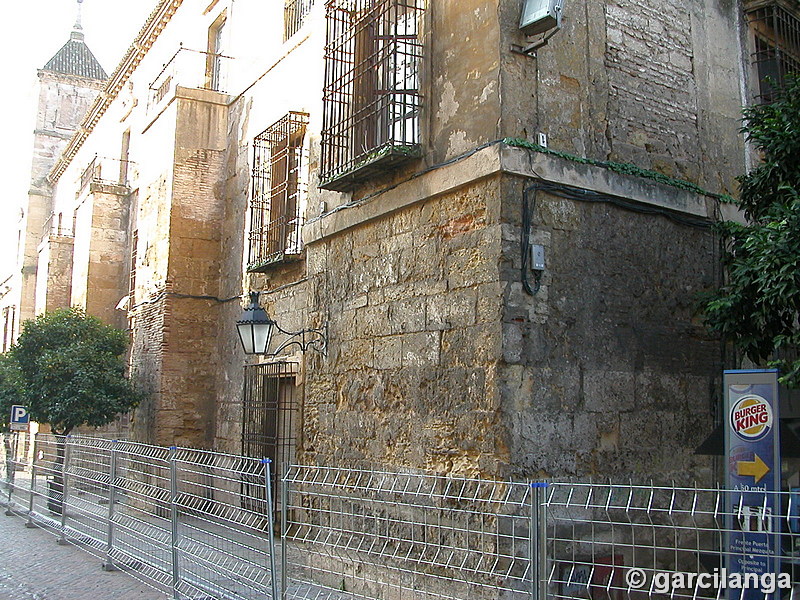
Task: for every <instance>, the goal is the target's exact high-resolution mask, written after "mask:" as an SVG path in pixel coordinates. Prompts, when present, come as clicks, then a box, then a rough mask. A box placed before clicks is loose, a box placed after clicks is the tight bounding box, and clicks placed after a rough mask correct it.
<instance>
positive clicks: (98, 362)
mask: <svg viewBox="0 0 800 600" xmlns="http://www.w3.org/2000/svg"><path fill="white" fill-rule="evenodd" d="M126 347H127V335H126V333H125V332H124V331H120V330H119V329H116V328H114V327H111V326H109V325H104V324H103V323H102V322H101V321H100V320H99V319H96V318H95V317H90V316H87V315H86V314H85V313H84V312H83V310H81V309H79V308H69V309H61V310H56V311H53V312H49V313H45V314H43V315H40V316H38V317H36V319H34V320H31V321H26V322H25V323H24V324H23V326H22V333H21V334H20V336H19V339H18V340H17V344H16V345H15V346H14V347H12V349H11V351H10V352H9V354H10V359H8V360H11V361H13V363H14V365H15V367H16V368H15V369H14V368H13V367H11V366H10V367H9V373H10V375H9V379H8V381H9V384H10V385H11V386H12V388H16V392H15V393H12V394H10V395H11V396H12V397H18V398H21V399H22V403H24V404H25V405H26V406H27V407H28V413H29V414H30V418H31V419H32V420H33V421H36V422H38V423H46V424H48V425H50V428H51V429H52V431H53V433H54V434H55V435H56V460H55V464H54V465H53V471H54V475H53V479H52V480H51V481H50V482H49V484H48V485H49V488H48V504H47V505H48V508H49V509H50V510H51V511H52V512H54V513H61V511H62V505H61V502H62V498H63V489H64V475H63V470H64V459H65V454H66V447H65V439H66V436H67V435H69V433H70V432H71V431H72V430H73V429H75V428H76V427H78V426H80V425H90V426H93V427H99V426H101V425H106V424H107V423H110V422H111V421H112V420H113V419H114V418H115V417H116V416H117V415H119V414H120V413H124V412H127V411H129V410H131V409H132V408H134V407H135V406H136V405H137V404H138V401H139V395H138V394H137V393H136V391H135V390H134V389H133V387H132V386H131V384H130V381H129V380H127V379H126V378H125V364H124V362H123V358H122V357H123V355H124V353H125V349H126ZM0 366H2V363H0ZM0 373H1V372H0ZM0 384H2V381H0ZM0 394H2V386H1V385H0ZM1 399H2V398H0V400H1Z"/></svg>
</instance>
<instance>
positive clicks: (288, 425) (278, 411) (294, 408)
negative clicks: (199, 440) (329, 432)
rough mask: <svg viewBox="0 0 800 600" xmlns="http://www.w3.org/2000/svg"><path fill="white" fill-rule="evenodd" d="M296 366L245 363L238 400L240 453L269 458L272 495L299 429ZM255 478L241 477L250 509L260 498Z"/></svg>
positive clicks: (292, 455)
mask: <svg viewBox="0 0 800 600" xmlns="http://www.w3.org/2000/svg"><path fill="white" fill-rule="evenodd" d="M297 372H298V365H297V364H296V363H290V362H278V363H265V364H260V365H247V366H245V371H244V402H243V403H242V409H243V414H242V454H243V455H245V456H251V457H254V458H269V459H270V460H271V461H272V472H271V473H272V482H271V483H272V486H273V488H272V489H273V496H272V497H273V498H276V496H275V494H274V492H275V483H276V481H278V479H279V478H280V477H282V476H283V474H284V473H285V472H286V470H287V469H288V468H289V465H291V464H292V463H293V462H294V461H295V452H296V448H297V438H298V431H299V411H300V406H299V403H298V397H297V394H296V386H295V377H296V376H297ZM259 486H263V480H259V479H258V478H257V477H244V478H243V479H242V493H243V496H244V497H246V498H252V499H255V500H254V505H253V507H248V508H251V509H252V510H257V509H256V508H255V505H260V503H259V502H258V500H259V499H261V496H260V494H263V490H260V488H259Z"/></svg>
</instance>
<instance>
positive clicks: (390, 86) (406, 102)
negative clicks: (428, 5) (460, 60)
mask: <svg viewBox="0 0 800 600" xmlns="http://www.w3.org/2000/svg"><path fill="white" fill-rule="evenodd" d="M325 9H326V20H327V35H326V45H325V86H324V89H323V124H322V157H321V172H320V187H321V188H325V189H330V190H339V191H347V190H350V189H352V188H353V187H354V185H355V184H356V183H358V182H359V181H363V180H365V179H367V178H369V177H371V176H373V175H374V174H376V173H378V172H381V171H383V170H384V169H385V168H386V167H387V166H389V165H393V164H397V163H400V162H405V161H406V160H408V159H410V158H414V157H418V156H420V154H421V150H420V132H419V113H420V106H421V94H420V78H419V69H420V63H421V59H422V56H423V51H422V43H421V41H420V35H419V34H420V29H421V27H420V25H421V21H422V16H423V13H424V0H328V1H327V2H326V5H325Z"/></svg>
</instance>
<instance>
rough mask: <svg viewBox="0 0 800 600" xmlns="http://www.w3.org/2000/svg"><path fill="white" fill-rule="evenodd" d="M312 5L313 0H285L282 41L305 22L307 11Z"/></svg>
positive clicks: (309, 10) (298, 29) (308, 11)
mask: <svg viewBox="0 0 800 600" xmlns="http://www.w3.org/2000/svg"><path fill="white" fill-rule="evenodd" d="M313 6H314V0H287V1H286V4H285V5H284V7H283V41H284V42H285V41H286V40H288V39H289V38H290V37H292V36H293V35H294V34H295V33H297V32H298V31H300V28H301V27H302V26H303V23H305V20H306V17H307V16H308V13H310V12H311V9H312V7H313Z"/></svg>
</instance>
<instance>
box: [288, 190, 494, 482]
mask: <svg viewBox="0 0 800 600" xmlns="http://www.w3.org/2000/svg"><path fill="white" fill-rule="evenodd" d="M499 196H500V181H499V178H491V179H487V180H483V181H476V182H473V183H472V184H471V185H469V186H466V187H464V188H461V189H459V190H457V191H455V192H452V193H449V194H446V195H443V196H439V197H436V198H432V199H430V200H428V201H426V202H422V203H419V204H416V205H413V206H411V207H408V208H405V209H402V210H399V211H397V212H395V213H392V214H386V215H384V216H381V217H379V218H377V219H375V220H374V221H370V222H367V223H365V224H362V225H359V226H357V227H355V228H353V229H349V230H347V231H345V232H343V233H341V234H338V235H335V236H333V237H330V238H323V239H322V240H321V241H319V242H315V243H313V244H310V245H309V246H307V249H306V250H307V253H308V254H307V257H308V258H307V268H308V303H309V308H308V315H309V320H310V324H312V325H313V323H314V321H315V320H316V319H319V320H320V322H321V321H323V320H327V321H328V324H329V347H328V355H327V357H325V358H322V357H320V356H318V355H313V356H311V355H307V356H306V359H307V361H308V362H307V371H306V372H307V375H306V380H305V385H306V400H305V402H306V404H305V407H304V413H303V420H304V423H303V426H304V441H303V444H302V448H301V460H304V461H308V462H312V463H314V462H318V463H322V464H332V465H350V466H367V465H375V464H389V465H393V466H396V467H411V468H422V469H428V470H432V471H437V472H446V473H461V474H472V475H479V474H480V475H492V474H495V473H496V472H497V471H498V469H499V465H500V464H502V463H504V462H506V461H507V460H508V449H507V447H506V445H505V439H504V436H503V434H502V431H501V427H502V415H501V410H500V409H501V406H500V397H499V395H498V393H497V386H496V378H497V369H498V360H499V358H500V351H501V341H500V338H501V327H500V315H501V313H500V306H501V293H502V289H501V285H500V282H499V279H498V265H499V261H500V231H501V224H500V222H499V214H500V213H499Z"/></svg>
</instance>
